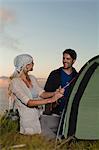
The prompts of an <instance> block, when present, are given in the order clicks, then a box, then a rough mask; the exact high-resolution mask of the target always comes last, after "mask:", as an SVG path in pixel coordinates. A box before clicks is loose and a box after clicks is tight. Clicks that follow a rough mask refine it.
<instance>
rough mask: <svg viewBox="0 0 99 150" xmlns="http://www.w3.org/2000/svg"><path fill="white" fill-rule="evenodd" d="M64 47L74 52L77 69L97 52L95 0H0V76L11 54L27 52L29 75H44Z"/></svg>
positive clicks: (9, 69) (98, 6)
mask: <svg viewBox="0 0 99 150" xmlns="http://www.w3.org/2000/svg"><path fill="white" fill-rule="evenodd" d="M67 48H72V49H75V50H76V52H77V54H78V58H77V61H76V63H75V65H74V67H75V68H76V69H77V70H78V71H79V69H80V68H81V67H82V66H83V65H84V64H85V63H86V62H87V61H88V60H89V59H91V58H92V57H94V56H96V55H98V54H99V1H98V0H0V76H10V75H11V73H12V72H13V71H14V66H13V60H14V58H15V56H16V55H19V54H22V53H28V54H31V55H32V56H33V58H34V63H35V66H34V70H33V72H32V74H34V75H35V76H36V77H41V78H46V77H47V76H48V75H49V73H50V72H51V71H52V70H53V69H56V68H59V67H60V66H62V52H63V51H64V50H65V49H67Z"/></svg>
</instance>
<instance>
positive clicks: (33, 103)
mask: <svg viewBox="0 0 99 150" xmlns="http://www.w3.org/2000/svg"><path fill="white" fill-rule="evenodd" d="M68 55H69V54H67V56H68ZM67 56H64V57H65V58H64V57H63V60H66V59H67V61H68V62H67V64H70V63H71V64H73V62H74V61H71V60H68V59H69V58H66V57H67ZM71 59H72V57H71ZM69 62H70V63H69ZM67 64H65V65H64V66H66V65H67ZM14 66H15V71H14V73H13V75H12V76H11V77H10V85H9V97H10V98H11V99H12V101H13V100H14V101H15V105H16V107H17V109H18V111H19V115H20V133H21V134H40V133H42V134H43V135H45V136H47V137H50V138H51V137H52V138H53V137H55V133H53V132H52V131H51V132H52V133H51V134H50V132H48V133H47V130H48V127H47V125H45V126H43V125H44V122H45V119H44V118H43V115H41V114H40V110H41V108H40V106H42V105H47V104H50V103H54V102H57V100H58V99H60V98H62V97H63V95H64V88H59V89H55V91H52V92H49V91H44V90H43V89H42V88H41V87H40V86H39V84H38V82H37V80H36V78H35V77H34V76H33V75H29V74H28V73H29V72H30V71H32V70H33V66H34V62H33V58H32V56H30V55H28V54H21V55H18V56H17V57H16V58H15V59H14ZM69 66H70V68H72V65H69ZM40 116H41V117H40ZM45 127H46V130H45Z"/></svg>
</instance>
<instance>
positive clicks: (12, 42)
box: [0, 8, 21, 50]
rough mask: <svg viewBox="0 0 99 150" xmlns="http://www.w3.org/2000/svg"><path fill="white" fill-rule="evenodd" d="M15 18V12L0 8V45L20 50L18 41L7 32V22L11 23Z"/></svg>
mask: <svg viewBox="0 0 99 150" xmlns="http://www.w3.org/2000/svg"><path fill="white" fill-rule="evenodd" d="M15 20H16V16H15V12H14V11H12V10H9V9H5V8H0V34H1V37H0V38H1V39H0V41H1V43H0V44H1V46H5V47H7V48H10V49H13V50H21V49H20V48H19V47H20V42H19V41H18V39H16V38H15V37H12V36H11V35H9V34H8V33H7V27H8V24H11V23H12V22H14V21H15Z"/></svg>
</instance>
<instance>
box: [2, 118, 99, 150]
mask: <svg viewBox="0 0 99 150" xmlns="http://www.w3.org/2000/svg"><path fill="white" fill-rule="evenodd" d="M17 130H18V123H17V121H13V122H12V121H9V120H6V119H4V117H1V119H0V150H15V149H17V150H99V141H87V140H85V141H81V140H78V141H75V140H73V141H71V142H68V143H66V141H65V140H63V141H61V142H59V141H58V143H57V146H56V148H55V140H48V139H47V138H45V137H43V136H42V135H21V134H19V132H18V131H17Z"/></svg>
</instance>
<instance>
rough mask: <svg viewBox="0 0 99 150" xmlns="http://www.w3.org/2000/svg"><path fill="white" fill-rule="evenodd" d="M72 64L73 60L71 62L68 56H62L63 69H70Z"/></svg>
mask: <svg viewBox="0 0 99 150" xmlns="http://www.w3.org/2000/svg"><path fill="white" fill-rule="evenodd" d="M74 62H75V60H73V59H72V57H71V56H70V55H69V54H67V53H65V54H64V55H63V68H64V69H68V68H71V67H72V65H73V63H74Z"/></svg>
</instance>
